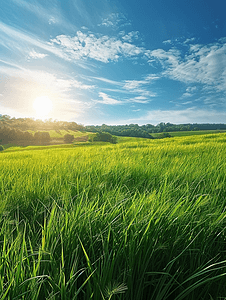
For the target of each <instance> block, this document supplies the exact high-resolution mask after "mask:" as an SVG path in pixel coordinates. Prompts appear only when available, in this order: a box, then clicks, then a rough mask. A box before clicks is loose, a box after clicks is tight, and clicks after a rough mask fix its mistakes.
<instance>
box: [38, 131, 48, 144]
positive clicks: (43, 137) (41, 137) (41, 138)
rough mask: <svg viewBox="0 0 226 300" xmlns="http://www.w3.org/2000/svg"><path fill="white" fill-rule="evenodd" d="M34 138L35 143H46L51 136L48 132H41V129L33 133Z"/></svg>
mask: <svg viewBox="0 0 226 300" xmlns="http://www.w3.org/2000/svg"><path fill="white" fill-rule="evenodd" d="M34 139H35V142H36V143H39V144H46V143H49V142H50V140H51V138H50V134H49V132H45V131H44V132H42V131H37V132H35V134H34Z"/></svg>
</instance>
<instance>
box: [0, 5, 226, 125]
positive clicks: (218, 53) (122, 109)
mask: <svg viewBox="0 0 226 300" xmlns="http://www.w3.org/2000/svg"><path fill="white" fill-rule="evenodd" d="M224 7H225V0H215V1H212V0H205V1H204V0H139V1H137V0H129V1H128V0H120V1H115V0H48V1H44V0H1V5H0V114H2V115H5V114H6V115H9V116H11V117H15V118H20V117H29V118H41V117H42V118H46V119H49V118H51V119H53V120H64V121H74V122H77V123H79V124H83V125H101V124H108V125H117V124H118V125H119V124H120V125H123V124H132V123H133V124H139V125H142V124H153V125H156V124H158V123H160V122H165V123H167V122H170V123H174V124H182V123H183V124H185V123H226V97H225V96H226V17H225V8H224ZM37 102H38V103H40V105H39V107H38V108H37ZM34 103H36V104H34ZM41 112H43V114H41ZM38 114H39V115H38Z"/></svg>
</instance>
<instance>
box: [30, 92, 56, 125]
mask: <svg viewBox="0 0 226 300" xmlns="http://www.w3.org/2000/svg"><path fill="white" fill-rule="evenodd" d="M33 108H34V109H35V111H36V116H37V117H38V118H40V119H43V118H45V117H47V116H48V114H49V113H50V112H51V111H52V109H53V103H52V101H51V100H50V98H49V97H48V96H41V97H37V98H36V99H35V100H34V103H33Z"/></svg>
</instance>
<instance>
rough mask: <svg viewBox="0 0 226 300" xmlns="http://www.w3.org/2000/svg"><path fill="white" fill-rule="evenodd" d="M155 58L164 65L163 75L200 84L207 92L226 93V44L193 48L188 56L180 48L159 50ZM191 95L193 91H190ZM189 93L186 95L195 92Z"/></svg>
mask: <svg viewBox="0 0 226 300" xmlns="http://www.w3.org/2000/svg"><path fill="white" fill-rule="evenodd" d="M149 55H150V57H151V58H154V59H156V60H157V61H159V62H160V63H161V65H162V68H163V71H162V76H165V77H169V78H171V79H173V80H178V81H181V82H184V83H187V84H189V83H196V84H197V83H199V84H202V85H203V87H204V88H205V89H206V90H209V91H211V90H212V91H213V90H214V91H221V92H226V43H223V42H222V40H221V42H216V43H214V44H207V45H200V44H195V45H190V49H189V52H187V53H186V54H185V55H184V54H183V52H182V51H180V50H178V49H175V48H173V49H170V50H168V51H165V50H163V49H156V50H153V51H150V52H149ZM190 92H191V91H190ZM190 92H189V91H187V94H185V95H184V96H186V95H187V96H189V95H190V94H191V93H190Z"/></svg>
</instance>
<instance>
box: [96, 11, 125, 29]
mask: <svg viewBox="0 0 226 300" xmlns="http://www.w3.org/2000/svg"><path fill="white" fill-rule="evenodd" d="M122 22H123V25H122V26H124V25H125V24H126V22H127V24H126V25H130V23H129V22H128V21H127V20H126V17H125V16H124V14H122V13H112V14H110V15H108V17H107V18H104V19H102V22H101V23H100V24H98V26H105V27H114V28H117V27H118V26H120V23H122Z"/></svg>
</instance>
